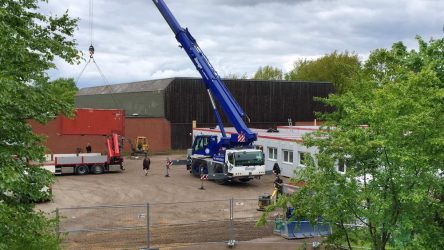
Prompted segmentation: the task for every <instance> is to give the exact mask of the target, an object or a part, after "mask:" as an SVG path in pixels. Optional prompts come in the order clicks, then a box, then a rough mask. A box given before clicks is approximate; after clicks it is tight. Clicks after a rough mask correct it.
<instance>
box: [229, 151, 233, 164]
mask: <svg viewBox="0 0 444 250" xmlns="http://www.w3.org/2000/svg"><path fill="white" fill-rule="evenodd" d="M228 162H229V163H230V164H232V165H234V154H233V153H229V154H228Z"/></svg>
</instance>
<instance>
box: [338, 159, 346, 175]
mask: <svg viewBox="0 0 444 250" xmlns="http://www.w3.org/2000/svg"><path fill="white" fill-rule="evenodd" d="M338 172H341V173H344V172H345V160H344V159H339V160H338Z"/></svg>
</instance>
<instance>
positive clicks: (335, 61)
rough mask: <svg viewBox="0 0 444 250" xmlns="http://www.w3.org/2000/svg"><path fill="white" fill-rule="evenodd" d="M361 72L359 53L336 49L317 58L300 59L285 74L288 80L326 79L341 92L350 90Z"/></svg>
mask: <svg viewBox="0 0 444 250" xmlns="http://www.w3.org/2000/svg"><path fill="white" fill-rule="evenodd" d="M360 73H361V62H360V61H359V58H358V55H356V54H352V53H348V52H344V53H338V52H336V51H334V52H333V53H331V54H327V55H324V56H322V57H320V58H318V59H316V60H306V59H304V60H299V61H297V62H295V63H294V66H293V69H292V70H291V71H290V72H288V73H287V74H285V79H286V80H299V81H300V80H304V81H326V82H331V83H333V85H334V86H335V89H336V91H337V92H338V93H339V94H342V93H344V92H345V91H348V90H349V89H350V88H351V87H352V84H353V82H355V81H356V80H358V78H359V76H360Z"/></svg>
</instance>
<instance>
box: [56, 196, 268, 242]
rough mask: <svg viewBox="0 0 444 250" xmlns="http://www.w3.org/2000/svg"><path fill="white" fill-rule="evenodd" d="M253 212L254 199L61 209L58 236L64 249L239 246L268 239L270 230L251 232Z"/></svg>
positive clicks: (253, 224) (256, 205)
mask: <svg viewBox="0 0 444 250" xmlns="http://www.w3.org/2000/svg"><path fill="white" fill-rule="evenodd" d="M257 208H258V204H257V199H230V200H215V201H195V202H179V203H153V204H149V205H148V204H140V205H119V206H97V207H79V208H61V209H58V216H59V218H60V223H59V227H58V230H59V232H60V234H61V237H64V248H66V249H122V248H125V249H139V248H142V247H146V246H155V247H162V246H167V245H170V246H171V244H193V243H205V242H228V241H229V240H233V239H234V240H236V241H245V240H251V239H255V238H260V237H266V236H270V235H272V227H271V224H270V225H266V226H265V227H255V223H256V221H257V220H258V219H259V217H260V216H261V214H262V212H260V211H257ZM148 225H149V226H148ZM148 236H149V237H148Z"/></svg>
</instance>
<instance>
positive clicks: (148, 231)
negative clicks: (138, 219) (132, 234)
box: [146, 203, 151, 249]
mask: <svg viewBox="0 0 444 250" xmlns="http://www.w3.org/2000/svg"><path fill="white" fill-rule="evenodd" d="M150 245H151V242H150V204H149V203H147V204H146V248H147V249H150Z"/></svg>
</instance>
